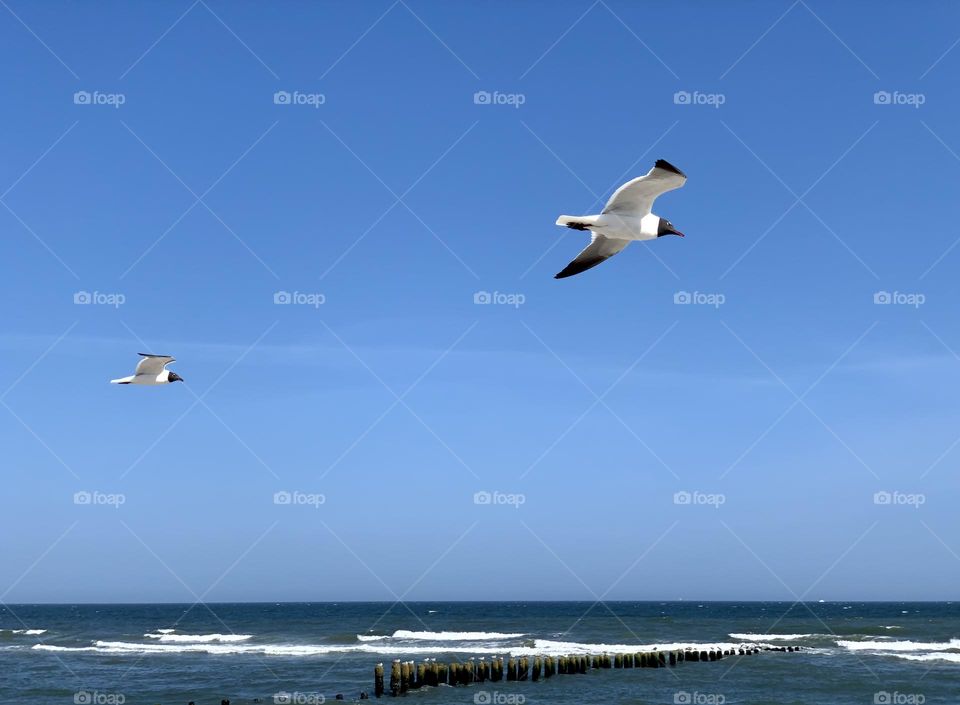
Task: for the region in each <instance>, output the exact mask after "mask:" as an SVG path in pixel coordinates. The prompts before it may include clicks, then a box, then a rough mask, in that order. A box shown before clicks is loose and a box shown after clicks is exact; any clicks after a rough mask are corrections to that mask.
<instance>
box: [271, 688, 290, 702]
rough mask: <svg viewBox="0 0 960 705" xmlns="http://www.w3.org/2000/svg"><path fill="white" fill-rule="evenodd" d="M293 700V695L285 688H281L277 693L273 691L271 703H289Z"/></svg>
mask: <svg viewBox="0 0 960 705" xmlns="http://www.w3.org/2000/svg"><path fill="white" fill-rule="evenodd" d="M292 702H293V697H292V696H291V695H290V693H288V692H287V691H285V690H281V691H280V692H279V693H274V695H273V703H274V705H290V704H291V703H292Z"/></svg>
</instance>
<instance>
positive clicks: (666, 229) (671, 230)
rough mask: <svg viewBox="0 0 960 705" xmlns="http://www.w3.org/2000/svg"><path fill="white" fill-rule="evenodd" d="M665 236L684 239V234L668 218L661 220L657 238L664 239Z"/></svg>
mask: <svg viewBox="0 0 960 705" xmlns="http://www.w3.org/2000/svg"><path fill="white" fill-rule="evenodd" d="M664 235H677V236H679V237H683V233H682V232H680V231H679V230H677V229H676V228H675V227H673V223H671V222H670V221H669V220H667V219H666V218H661V219H660V223H659V224H658V225H657V237H663V236H664Z"/></svg>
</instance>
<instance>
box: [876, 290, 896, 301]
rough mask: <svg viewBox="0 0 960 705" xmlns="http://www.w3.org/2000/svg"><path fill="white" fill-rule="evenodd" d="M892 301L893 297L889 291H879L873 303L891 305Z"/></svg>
mask: <svg viewBox="0 0 960 705" xmlns="http://www.w3.org/2000/svg"><path fill="white" fill-rule="evenodd" d="M892 301H893V297H892V296H891V295H890V292H889V291H878V292H876V293H875V294H874V295H873V303H875V304H889V303H890V302H892Z"/></svg>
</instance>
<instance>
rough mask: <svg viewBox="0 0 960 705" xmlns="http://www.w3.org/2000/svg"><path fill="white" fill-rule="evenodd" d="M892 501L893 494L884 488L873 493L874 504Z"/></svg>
mask: <svg viewBox="0 0 960 705" xmlns="http://www.w3.org/2000/svg"><path fill="white" fill-rule="evenodd" d="M892 502H893V495H892V494H890V493H889V492H887V491H886V490H883V491H880V492H874V493H873V503H874V504H891V503H892Z"/></svg>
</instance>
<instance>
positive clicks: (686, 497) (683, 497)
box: [673, 490, 693, 504]
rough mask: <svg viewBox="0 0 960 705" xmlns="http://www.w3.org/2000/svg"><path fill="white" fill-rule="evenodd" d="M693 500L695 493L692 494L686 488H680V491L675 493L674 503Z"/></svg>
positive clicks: (684, 502)
mask: <svg viewBox="0 0 960 705" xmlns="http://www.w3.org/2000/svg"><path fill="white" fill-rule="evenodd" d="M692 501H693V495H691V494H690V493H689V492H687V491H686V490H680V491H679V492H674V493H673V503H674V504H690V502H692Z"/></svg>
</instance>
